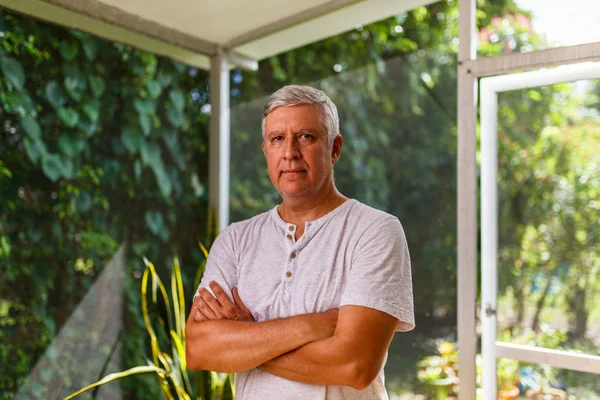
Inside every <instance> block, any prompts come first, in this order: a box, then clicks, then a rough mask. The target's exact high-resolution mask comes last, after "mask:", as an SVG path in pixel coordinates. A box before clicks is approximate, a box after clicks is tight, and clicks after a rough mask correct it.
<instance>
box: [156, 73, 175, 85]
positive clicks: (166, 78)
mask: <svg viewBox="0 0 600 400" xmlns="http://www.w3.org/2000/svg"><path fill="white" fill-rule="evenodd" d="M158 81H159V82H160V84H161V85H162V86H163V87H167V86H169V85H170V84H171V82H173V77H172V76H171V74H168V73H166V72H160V73H159V74H158Z"/></svg>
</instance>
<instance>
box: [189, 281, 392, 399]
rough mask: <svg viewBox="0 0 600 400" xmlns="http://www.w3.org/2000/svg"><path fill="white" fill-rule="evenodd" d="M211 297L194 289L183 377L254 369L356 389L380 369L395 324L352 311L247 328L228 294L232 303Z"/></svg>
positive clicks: (243, 312) (219, 295) (247, 319)
mask: <svg viewBox="0 0 600 400" xmlns="http://www.w3.org/2000/svg"><path fill="white" fill-rule="evenodd" d="M211 289H212V290H213V293H214V294H215V296H216V298H215V297H213V296H212V295H211V294H210V292H208V291H207V290H206V289H202V290H201V292H200V296H199V297H198V298H197V299H196V301H195V302H194V305H193V306H192V311H191V312H190V316H189V318H188V321H187V325H186V335H187V346H186V352H187V362H188V365H189V366H190V368H191V369H207V370H215V371H222V372H238V371H245V370H248V369H251V368H256V367H258V368H260V369H262V370H264V371H266V372H269V373H271V374H273V375H277V376H280V377H283V378H286V379H290V380H294V381H298V382H304V383H310V384H327V385H343V386H352V387H354V388H356V389H363V388H365V387H367V386H368V385H369V384H370V383H371V382H372V381H373V379H375V377H376V376H377V373H378V372H379V370H380V369H381V365H382V363H383V359H384V357H385V353H386V351H387V349H388V347H389V344H390V342H391V340H392V337H393V335H394V331H395V328H396V324H397V322H398V320H397V319H396V318H395V317H393V316H391V315H388V314H386V313H383V312H381V311H377V310H373V309H370V308H366V307H360V306H343V307H341V308H340V310H339V312H338V311H337V310H332V311H328V312H326V313H313V314H303V315H297V316H293V317H289V318H281V319H275V320H271V321H265V322H254V320H253V319H252V314H251V313H250V311H249V310H248V309H247V308H246V306H245V305H244V303H243V302H242V300H241V299H240V297H239V295H238V293H237V290H236V289H234V290H233V299H234V302H232V301H231V300H230V299H229V297H228V296H227V295H226V294H225V292H224V291H223V290H222V289H221V288H220V287H219V286H218V285H217V284H216V283H211Z"/></svg>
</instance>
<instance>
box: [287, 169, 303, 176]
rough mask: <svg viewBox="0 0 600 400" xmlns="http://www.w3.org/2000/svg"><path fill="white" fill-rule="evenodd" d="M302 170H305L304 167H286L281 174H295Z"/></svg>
mask: <svg viewBox="0 0 600 400" xmlns="http://www.w3.org/2000/svg"><path fill="white" fill-rule="evenodd" d="M303 172H306V170H304V169H286V170H285V171H281V175H287V174H289V175H295V174H301V173H303Z"/></svg>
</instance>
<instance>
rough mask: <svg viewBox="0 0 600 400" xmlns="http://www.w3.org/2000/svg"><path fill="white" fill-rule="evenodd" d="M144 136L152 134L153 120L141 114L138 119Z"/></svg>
mask: <svg viewBox="0 0 600 400" xmlns="http://www.w3.org/2000/svg"><path fill="white" fill-rule="evenodd" d="M138 120H139V122H140V125H141V127H142V131H143V132H144V135H146V136H148V135H150V133H151V132H152V119H151V118H150V116H149V115H147V114H140V115H139V117H138Z"/></svg>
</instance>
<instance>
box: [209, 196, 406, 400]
mask: <svg viewBox="0 0 600 400" xmlns="http://www.w3.org/2000/svg"><path fill="white" fill-rule="evenodd" d="M296 228H297V227H296V226H295V225H293V224H289V223H287V222H285V221H284V220H282V219H281V217H280V216H279V213H278V212H277V208H276V207H275V208H273V209H271V210H270V211H268V212H265V213H263V214H260V215H257V216H256V217H254V218H251V219H248V220H245V221H242V222H237V223H234V224H232V225H230V226H229V227H228V228H227V229H225V230H224V231H223V232H222V233H221V234H219V236H218V237H217V239H216V240H215V242H214V244H213V246H212V248H211V249H210V255H209V257H208V262H207V267H206V272H205V274H204V277H203V278H202V282H201V283H200V287H205V288H207V289H208V290H210V288H209V287H208V283H209V282H210V281H213V280H214V281H216V282H217V283H218V284H219V285H221V287H223V289H224V290H225V292H227V293H228V294H229V296H230V297H231V293H230V291H231V290H227V288H229V289H232V288H233V287H236V286H237V287H238V290H239V294H240V297H241V298H242V300H243V301H244V303H245V304H246V306H247V307H248V309H250V311H252V314H253V316H254V319H255V320H256V321H268V320H271V319H276V318H285V317H290V316H293V315H298V314H306V313H313V312H325V311H328V310H330V309H332V308H339V307H341V306H344V305H358V306H364V307H369V308H374V309H376V310H379V311H383V312H385V313H388V314H390V315H392V316H394V317H396V318H398V320H399V321H398V327H397V331H409V330H411V329H413V328H414V326H415V325H414V312H413V294H412V280H411V269H410V256H409V253H408V246H407V244H406V238H405V236H404V231H403V229H402V226H401V225H400V222H399V221H398V219H397V218H396V217H394V216H393V215H390V214H387V213H385V212H383V211H379V210H376V209H374V208H371V207H369V206H367V205H364V204H362V203H360V202H358V201H357V200H347V201H346V202H345V203H343V204H342V205H341V206H339V207H338V208H336V209H335V210H333V211H331V212H330V213H328V214H326V215H324V216H323V217H321V218H319V219H317V220H315V221H310V222H307V223H306V225H305V230H304V234H303V235H302V236H301V237H300V239H299V240H298V241H296V240H295V239H294V233H295V231H296ZM386 358H387V357H386ZM384 365H385V362H384ZM235 386H236V398H237V399H238V400H269V399H273V400H287V399H299V400H305V399H310V400H320V399H324V400H325V399H327V400H334V399H360V400H371V399H373V400H375V399H377V400H380V399H387V398H388V396H387V393H386V390H385V386H384V375H383V366H382V367H381V370H380V372H379V374H378V376H377V378H376V379H375V380H374V381H373V383H372V384H371V385H370V386H369V387H367V388H366V389H364V390H360V391H359V390H356V389H354V388H352V387H349V386H331V385H330V386H325V385H309V384H305V383H299V382H295V381H291V380H287V379H283V378H280V377H277V376H275V375H272V374H269V373H267V372H264V371H262V370H259V369H257V368H255V369H252V370H249V371H244V372H239V373H236V374H235Z"/></svg>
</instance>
